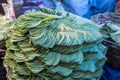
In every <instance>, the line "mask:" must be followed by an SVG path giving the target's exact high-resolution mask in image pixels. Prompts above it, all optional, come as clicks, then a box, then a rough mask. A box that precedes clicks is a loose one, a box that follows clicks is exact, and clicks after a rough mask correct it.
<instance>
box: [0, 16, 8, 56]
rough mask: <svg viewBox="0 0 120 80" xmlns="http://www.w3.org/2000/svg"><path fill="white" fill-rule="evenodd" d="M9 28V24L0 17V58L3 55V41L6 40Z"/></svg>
mask: <svg viewBox="0 0 120 80" xmlns="http://www.w3.org/2000/svg"><path fill="white" fill-rule="evenodd" d="M9 28H10V24H9V23H8V21H7V20H5V17H4V16H2V15H0V58H1V57H4V55H5V50H6V48H5V41H6V40H7V34H8V31H9Z"/></svg>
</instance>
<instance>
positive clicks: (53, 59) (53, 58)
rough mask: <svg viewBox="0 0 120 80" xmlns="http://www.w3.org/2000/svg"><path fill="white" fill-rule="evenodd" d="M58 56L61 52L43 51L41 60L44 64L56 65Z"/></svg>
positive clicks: (58, 59)
mask: <svg viewBox="0 0 120 80" xmlns="http://www.w3.org/2000/svg"><path fill="white" fill-rule="evenodd" d="M60 57H61V54H60V53H55V52H48V53H45V54H44V55H43V56H42V58H43V59H42V61H43V62H45V63H46V65H53V66H55V65H57V64H58V63H59V62H60Z"/></svg>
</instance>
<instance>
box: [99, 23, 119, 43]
mask: <svg viewBox="0 0 120 80" xmlns="http://www.w3.org/2000/svg"><path fill="white" fill-rule="evenodd" d="M100 31H101V33H102V35H103V37H104V39H106V40H108V41H112V42H114V43H117V44H118V45H120V24H115V23H107V24H106V25H105V26H103V27H101V28H100Z"/></svg>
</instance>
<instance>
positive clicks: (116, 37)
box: [100, 23, 120, 69]
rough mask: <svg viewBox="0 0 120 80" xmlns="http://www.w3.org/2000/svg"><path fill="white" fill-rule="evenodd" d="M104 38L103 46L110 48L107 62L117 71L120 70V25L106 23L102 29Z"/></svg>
mask: <svg viewBox="0 0 120 80" xmlns="http://www.w3.org/2000/svg"><path fill="white" fill-rule="evenodd" d="M100 31H101V33H102V35H103V37H104V39H105V40H104V41H103V44H104V45H106V46H107V47H108V50H107V55H106V56H107V58H108V60H107V62H108V63H109V64H110V65H111V66H113V67H114V68H116V69H120V24H118V23H117V24H116V23H106V25H104V27H101V30H100Z"/></svg>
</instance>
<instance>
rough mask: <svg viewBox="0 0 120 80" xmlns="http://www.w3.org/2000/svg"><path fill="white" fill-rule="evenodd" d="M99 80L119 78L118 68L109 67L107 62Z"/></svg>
mask: <svg viewBox="0 0 120 80" xmlns="http://www.w3.org/2000/svg"><path fill="white" fill-rule="evenodd" d="M101 80H120V70H117V69H115V68H113V67H111V66H110V65H109V64H105V66H104V73H103V76H102V78H101Z"/></svg>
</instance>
